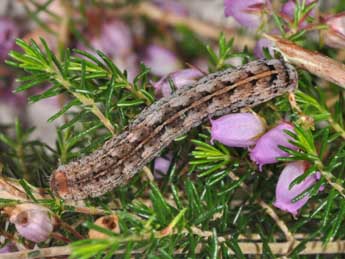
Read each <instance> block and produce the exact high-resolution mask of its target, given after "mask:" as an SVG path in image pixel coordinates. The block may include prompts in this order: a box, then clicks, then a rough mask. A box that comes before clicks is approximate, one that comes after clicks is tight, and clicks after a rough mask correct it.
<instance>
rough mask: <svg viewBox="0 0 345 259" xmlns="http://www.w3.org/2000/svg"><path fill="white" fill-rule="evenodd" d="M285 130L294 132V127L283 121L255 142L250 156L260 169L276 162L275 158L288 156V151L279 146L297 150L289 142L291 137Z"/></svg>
mask: <svg viewBox="0 0 345 259" xmlns="http://www.w3.org/2000/svg"><path fill="white" fill-rule="evenodd" d="M285 131H291V132H294V128H293V126H292V125H290V124H289V123H286V122H283V123H281V124H279V125H278V126H276V127H275V128H273V129H271V130H270V131H268V132H267V133H266V134H264V135H263V136H261V138H259V140H258V141H257V142H256V145H255V147H254V148H253V149H252V150H251V152H250V158H251V160H252V161H254V162H255V163H257V164H258V165H259V169H260V171H261V170H262V166H263V165H265V164H274V163H277V162H278V161H277V158H279V157H286V156H288V153H286V152H285V151H283V150H282V149H280V148H279V146H284V147H287V148H291V149H294V150H297V147H296V146H294V145H293V144H291V143H290V142H289V141H290V140H293V138H292V137H290V136H289V135H288V134H286V132H285Z"/></svg>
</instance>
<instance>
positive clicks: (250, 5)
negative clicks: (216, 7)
mask: <svg viewBox="0 0 345 259" xmlns="http://www.w3.org/2000/svg"><path fill="white" fill-rule="evenodd" d="M268 4H269V2H268V1H266V0H246V1H244V0H224V5H225V16H232V17H234V19H235V20H236V21H237V22H239V23H240V24H241V25H243V26H246V27H248V28H251V29H257V28H258V27H259V26H260V24H261V16H262V11H263V9H264V8H265V7H266V6H267V5H268Z"/></svg>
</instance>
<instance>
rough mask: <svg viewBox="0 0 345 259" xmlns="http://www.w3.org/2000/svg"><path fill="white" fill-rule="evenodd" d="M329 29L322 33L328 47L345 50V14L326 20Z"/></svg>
mask: <svg viewBox="0 0 345 259" xmlns="http://www.w3.org/2000/svg"><path fill="white" fill-rule="evenodd" d="M325 23H326V24H327V25H328V29H327V30H324V31H322V36H323V39H324V42H325V44H326V45H328V46H330V47H333V48H339V49H342V48H345V12H343V13H339V14H336V15H334V16H329V17H327V18H325Z"/></svg>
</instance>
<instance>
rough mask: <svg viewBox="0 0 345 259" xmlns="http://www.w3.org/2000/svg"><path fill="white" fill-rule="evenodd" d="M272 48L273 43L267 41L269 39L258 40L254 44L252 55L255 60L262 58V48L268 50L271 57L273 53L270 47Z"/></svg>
mask: <svg viewBox="0 0 345 259" xmlns="http://www.w3.org/2000/svg"><path fill="white" fill-rule="evenodd" d="M273 46H274V43H273V42H272V41H271V40H269V39H265V38H263V39H260V40H258V41H257V42H256V45H255V48H254V55H255V57H257V58H264V57H265V55H264V51H263V50H264V48H268V51H269V52H270V54H271V55H272V56H273V55H274V51H273V49H272V47H273Z"/></svg>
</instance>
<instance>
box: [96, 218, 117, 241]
mask: <svg viewBox="0 0 345 259" xmlns="http://www.w3.org/2000/svg"><path fill="white" fill-rule="evenodd" d="M95 225H97V226H100V227H102V228H105V229H108V230H110V231H112V232H114V233H120V226H119V218H118V217H117V216H116V215H108V216H102V217H100V218H98V219H97V220H96V221H95ZM108 237H109V236H108V235H106V234H103V233H101V232H98V231H97V230H95V229H90V231H89V238H92V239H105V238H108Z"/></svg>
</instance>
